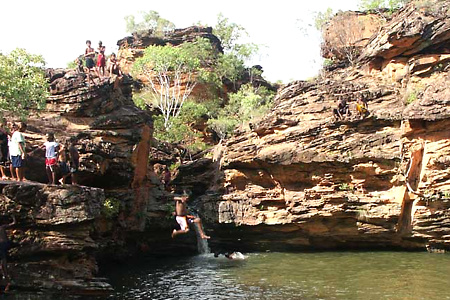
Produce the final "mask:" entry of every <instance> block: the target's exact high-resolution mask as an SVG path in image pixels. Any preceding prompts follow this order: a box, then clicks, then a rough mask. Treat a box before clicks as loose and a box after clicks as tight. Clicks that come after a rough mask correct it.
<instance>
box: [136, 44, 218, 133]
mask: <svg viewBox="0 0 450 300" xmlns="http://www.w3.org/2000/svg"><path fill="white" fill-rule="evenodd" d="M212 53H214V52H213V48H212V46H211V43H210V42H209V41H208V40H206V39H202V38H198V39H197V40H196V41H194V42H191V43H183V44H181V45H180V46H178V47H173V46H170V45H167V46H150V47H148V48H146V49H145V51H144V55H143V56H142V57H141V58H138V59H137V60H136V62H135V63H134V65H133V71H134V72H136V73H141V74H144V75H145V77H146V78H147V79H148V82H149V83H150V87H151V89H152V91H153V96H154V100H155V104H156V106H157V107H158V109H159V110H160V111H161V114H162V116H163V119H164V127H165V128H166V129H169V128H170V126H171V122H170V120H171V118H174V117H177V116H178V115H179V114H180V111H181V108H182V106H183V103H184V102H185V101H186V100H187V99H188V97H189V96H190V94H191V92H192V90H193V89H194V87H195V86H196V85H197V83H198V82H199V81H201V80H203V79H204V78H207V77H208V76H210V75H211V71H210V69H209V68H208V62H210V61H211V57H212Z"/></svg>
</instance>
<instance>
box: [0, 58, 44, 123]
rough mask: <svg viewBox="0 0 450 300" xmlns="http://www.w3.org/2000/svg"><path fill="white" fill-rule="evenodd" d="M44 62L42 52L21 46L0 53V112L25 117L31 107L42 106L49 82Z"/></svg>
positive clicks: (39, 107) (38, 107)
mask: <svg viewBox="0 0 450 300" xmlns="http://www.w3.org/2000/svg"><path fill="white" fill-rule="evenodd" d="M44 66H45V61H44V59H43V57H42V56H40V55H33V54H29V53H27V52H26V51H25V50H24V49H15V50H13V51H11V52H10V53H9V54H6V55H5V54H1V53H0V114H3V113H4V112H12V113H14V114H15V115H17V116H18V117H21V118H24V117H26V116H27V115H28V113H29V110H30V109H42V108H44V107H45V100H46V97H47V95H48V82H47V80H46V78H45V73H44Z"/></svg>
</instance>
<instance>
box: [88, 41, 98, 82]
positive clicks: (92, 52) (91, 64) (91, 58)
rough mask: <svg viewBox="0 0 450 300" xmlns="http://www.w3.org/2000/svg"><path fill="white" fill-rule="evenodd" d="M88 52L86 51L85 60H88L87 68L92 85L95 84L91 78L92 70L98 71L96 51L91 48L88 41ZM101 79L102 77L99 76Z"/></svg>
mask: <svg viewBox="0 0 450 300" xmlns="http://www.w3.org/2000/svg"><path fill="white" fill-rule="evenodd" d="M86 47H87V48H86V50H84V58H85V60H86V68H87V72H86V73H87V78H88V82H92V84H95V82H94V79H93V78H92V77H91V70H93V71H94V72H96V73H97V70H96V69H95V63H94V58H95V50H94V48H92V47H91V41H90V40H87V41H86ZM99 77H100V76H99Z"/></svg>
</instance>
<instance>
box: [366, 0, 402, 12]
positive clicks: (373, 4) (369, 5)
mask: <svg viewBox="0 0 450 300" xmlns="http://www.w3.org/2000/svg"><path fill="white" fill-rule="evenodd" d="M409 1H410V0H360V1H359V4H358V7H359V9H361V10H378V9H383V8H387V9H389V10H396V9H399V8H402V7H403V6H405V4H406V3H408V2H409Z"/></svg>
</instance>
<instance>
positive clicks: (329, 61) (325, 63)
mask: <svg viewBox="0 0 450 300" xmlns="http://www.w3.org/2000/svg"><path fill="white" fill-rule="evenodd" d="M333 64H334V62H333V60H332V59H328V58H325V59H324V60H323V66H324V67H329V66H332V65H333Z"/></svg>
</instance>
